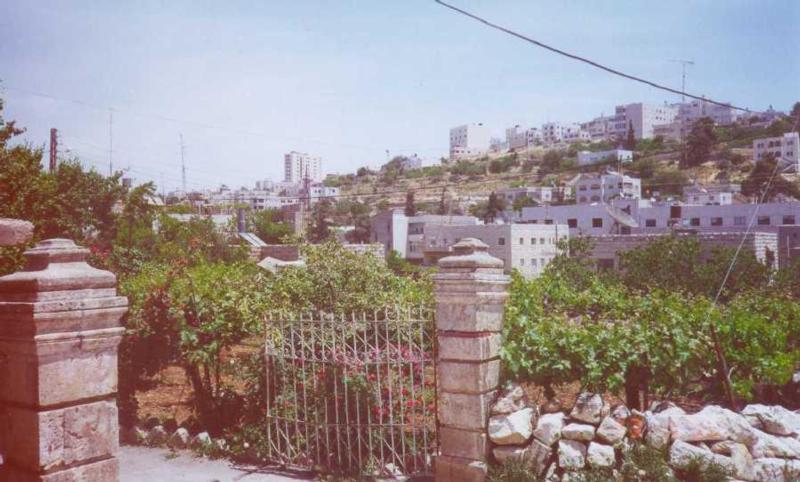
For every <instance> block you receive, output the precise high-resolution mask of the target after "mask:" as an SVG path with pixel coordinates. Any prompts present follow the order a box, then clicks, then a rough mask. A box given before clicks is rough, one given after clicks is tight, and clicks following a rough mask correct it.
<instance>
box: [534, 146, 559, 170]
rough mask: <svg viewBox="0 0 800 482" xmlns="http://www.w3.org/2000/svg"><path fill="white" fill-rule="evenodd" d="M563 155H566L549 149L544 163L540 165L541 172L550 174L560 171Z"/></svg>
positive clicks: (543, 159) (543, 160)
mask: <svg viewBox="0 0 800 482" xmlns="http://www.w3.org/2000/svg"><path fill="white" fill-rule="evenodd" d="M563 157H564V156H563V154H562V153H561V152H560V151H555V150H551V151H547V152H546V153H545V154H544V157H543V158H542V164H541V166H539V172H541V173H542V174H548V173H551V172H556V171H558V170H559V169H560V168H561V162H562V160H563Z"/></svg>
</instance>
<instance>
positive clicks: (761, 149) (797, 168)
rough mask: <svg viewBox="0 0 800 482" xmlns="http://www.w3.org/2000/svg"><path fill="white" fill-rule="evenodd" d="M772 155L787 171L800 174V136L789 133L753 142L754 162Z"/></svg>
mask: <svg viewBox="0 0 800 482" xmlns="http://www.w3.org/2000/svg"><path fill="white" fill-rule="evenodd" d="M767 154H772V155H773V156H774V157H775V159H776V160H778V162H779V163H780V164H781V165H783V166H786V168H787V170H790V171H794V172H800V134H798V133H797V132H787V133H786V134H784V135H783V136H781V137H765V138H763V139H756V140H754V141H753V161H754V162H759V161H761V160H762V159H764V157H765V156H766V155H767Z"/></svg>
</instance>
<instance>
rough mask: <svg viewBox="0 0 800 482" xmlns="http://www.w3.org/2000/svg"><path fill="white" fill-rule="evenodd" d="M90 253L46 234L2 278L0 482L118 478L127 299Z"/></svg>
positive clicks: (110, 479) (0, 327)
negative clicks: (120, 361)
mask: <svg viewBox="0 0 800 482" xmlns="http://www.w3.org/2000/svg"><path fill="white" fill-rule="evenodd" d="M87 254H88V250H87V249H84V248H81V247H78V246H76V245H75V243H73V242H72V241H70V240H67V239H49V240H46V241H42V242H40V243H39V244H37V245H36V246H35V247H34V248H32V249H29V250H28V251H26V252H25V257H26V258H27V264H26V266H25V268H24V269H23V270H22V271H18V272H16V273H14V274H11V275H8V276H4V277H2V278H0V416H2V415H4V420H0V440H5V444H6V446H5V453H4V454H3V455H4V457H3V458H4V463H3V465H2V466H0V481H2V482H11V481H13V482H29V481H36V482H39V481H53V482H55V481H59V482H61V481H79V480H80V481H87V482H94V481H103V482H106V481H112V482H113V481H116V480H118V478H119V475H118V473H119V468H118V463H117V459H116V455H117V452H118V450H119V426H118V419H117V403H116V398H115V397H116V392H117V347H118V345H119V342H120V339H121V337H122V333H123V331H124V328H122V327H121V326H120V320H121V318H122V316H123V315H124V314H125V312H126V310H127V300H126V299H125V298H124V297H121V296H117V291H116V277H115V276H114V275H113V274H112V273H110V272H108V271H102V270H99V269H95V268H92V267H91V266H89V265H88V264H87V263H86V261H85V260H86V255H87Z"/></svg>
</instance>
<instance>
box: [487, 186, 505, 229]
mask: <svg viewBox="0 0 800 482" xmlns="http://www.w3.org/2000/svg"><path fill="white" fill-rule="evenodd" d="M505 208H506V200H505V199H504V198H503V197H501V196H498V195H497V194H496V193H495V192H494V191H492V193H491V194H489V200H488V201H487V202H486V212H485V213H484V215H483V222H484V223H486V224H490V223H493V222H494V221H495V219H497V215H498V214H500V213H501V212H503V210H504V209H505Z"/></svg>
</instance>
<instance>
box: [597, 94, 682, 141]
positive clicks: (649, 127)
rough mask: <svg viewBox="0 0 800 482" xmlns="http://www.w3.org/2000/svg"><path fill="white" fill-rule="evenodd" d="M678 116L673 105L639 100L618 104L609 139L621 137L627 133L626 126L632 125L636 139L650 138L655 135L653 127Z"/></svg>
mask: <svg viewBox="0 0 800 482" xmlns="http://www.w3.org/2000/svg"><path fill="white" fill-rule="evenodd" d="M677 116H678V107H676V106H674V105H652V104H643V103H641V102H637V103H633V104H626V105H618V106H617V107H616V109H615V114H614V121H613V126H612V127H611V129H610V131H609V135H610V136H611V137H610V138H609V139H615V138H622V139H624V138H625V137H626V136H627V135H628V127H629V126H633V133H634V135H635V137H636V138H637V139H651V138H653V137H654V136H655V132H654V127H655V126H657V125H659V124H669V123H670V122H673V121H675V119H676V117H677Z"/></svg>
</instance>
